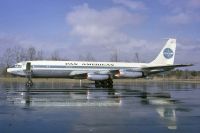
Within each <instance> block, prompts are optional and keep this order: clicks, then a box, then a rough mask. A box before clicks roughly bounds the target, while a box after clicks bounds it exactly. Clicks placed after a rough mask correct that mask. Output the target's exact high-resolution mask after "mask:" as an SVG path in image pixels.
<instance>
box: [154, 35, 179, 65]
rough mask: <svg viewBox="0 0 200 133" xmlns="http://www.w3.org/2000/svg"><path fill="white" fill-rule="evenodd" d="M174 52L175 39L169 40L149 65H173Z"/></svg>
mask: <svg viewBox="0 0 200 133" xmlns="http://www.w3.org/2000/svg"><path fill="white" fill-rule="evenodd" d="M175 51H176V39H172V38H170V39H169V40H167V42H166V44H165V46H164V47H163V49H162V50H161V51H160V53H159V55H158V56H157V57H156V58H155V59H154V60H153V61H152V62H150V64H151V65H173V64H174V57H175Z"/></svg>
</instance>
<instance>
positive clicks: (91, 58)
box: [85, 52, 95, 61]
mask: <svg viewBox="0 0 200 133" xmlns="http://www.w3.org/2000/svg"><path fill="white" fill-rule="evenodd" d="M85 60H86V61H95V58H94V57H93V55H92V54H91V53H90V52H88V53H87V54H86V56H85Z"/></svg>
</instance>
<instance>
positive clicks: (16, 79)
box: [0, 77, 200, 83]
mask: <svg viewBox="0 0 200 133" xmlns="http://www.w3.org/2000/svg"><path fill="white" fill-rule="evenodd" d="M26 81H27V79H26V78H21V77H1V78H0V82H22V83H24V82H26ZM113 81H114V83H133V82H177V83H200V79H170V78H154V79H145V78H141V79H114V80H113ZM33 82H36V83H40V82H45V83H52V82H59V83H62V82H63V83H79V80H78V79H64V78H33ZM92 82H93V81H89V80H86V79H84V80H82V83H92Z"/></svg>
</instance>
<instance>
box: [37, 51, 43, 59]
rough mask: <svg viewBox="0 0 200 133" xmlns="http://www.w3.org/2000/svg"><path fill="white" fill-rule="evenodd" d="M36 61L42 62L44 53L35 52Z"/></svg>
mask: <svg viewBox="0 0 200 133" xmlns="http://www.w3.org/2000/svg"><path fill="white" fill-rule="evenodd" d="M36 59H37V60H43V59H44V52H43V51H42V50H39V51H37V55H36Z"/></svg>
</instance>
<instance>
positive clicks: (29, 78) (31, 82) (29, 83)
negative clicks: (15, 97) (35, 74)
mask: <svg viewBox="0 0 200 133" xmlns="http://www.w3.org/2000/svg"><path fill="white" fill-rule="evenodd" d="M27 78H28V81H27V82H26V84H25V86H26V87H32V86H33V81H32V78H31V72H30V73H27Z"/></svg>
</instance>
